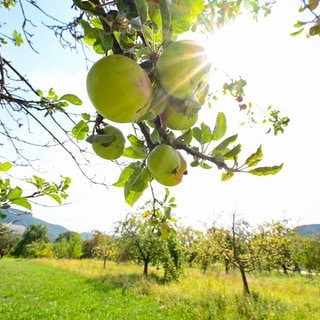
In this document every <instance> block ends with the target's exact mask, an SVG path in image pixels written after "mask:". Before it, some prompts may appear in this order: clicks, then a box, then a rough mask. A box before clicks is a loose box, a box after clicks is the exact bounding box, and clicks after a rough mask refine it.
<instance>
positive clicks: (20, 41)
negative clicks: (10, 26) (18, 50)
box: [12, 30, 23, 47]
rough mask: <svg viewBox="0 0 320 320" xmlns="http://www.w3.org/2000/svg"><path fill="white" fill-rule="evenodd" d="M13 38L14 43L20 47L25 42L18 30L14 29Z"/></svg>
mask: <svg viewBox="0 0 320 320" xmlns="http://www.w3.org/2000/svg"><path fill="white" fill-rule="evenodd" d="M12 38H13V42H14V44H15V45H16V46H17V47H19V46H21V45H22V44H23V38H22V35H21V33H20V32H18V31H17V30H14V31H13V34H12Z"/></svg>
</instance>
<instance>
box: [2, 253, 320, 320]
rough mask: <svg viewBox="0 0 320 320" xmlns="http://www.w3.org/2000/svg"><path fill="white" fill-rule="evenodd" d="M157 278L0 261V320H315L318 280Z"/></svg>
mask: <svg viewBox="0 0 320 320" xmlns="http://www.w3.org/2000/svg"><path fill="white" fill-rule="evenodd" d="M161 275H162V272H161V270H156V269H152V268H151V272H150V276H149V277H148V278H144V277H143V276H142V267H141V266H137V265H132V264H115V263H112V262H109V263H107V267H106V269H103V267H102V262H101V261H92V260H17V259H2V260H0V319H4V320H9V319H14V320H18V319H24V320H31V319H37V320H38V319H50V320H51V319H63V320H65V319H77V320H85V319H94V320H100V319H103V320H113V319H114V320H122V319H123V320H136V319H141V320H147V319H148V320H149V319H153V320H157V319H166V320H171V319H172V320H175V319H176V320H184V319H192V320H202V319H203V320H204V319H206V320H209V319H225V320H233V319H234V320H241V319H261V320H267V319H279V320H286V319H292V320H297V319H301V320H302V319H306V320H313V319H314V320H319V319H320V277H318V276H309V275H298V274H292V275H289V276H285V275H283V274H282V273H273V274H268V273H265V274H259V273H257V274H248V281H249V286H250V289H251V295H250V296H245V295H244V294H243V289H242V282H241V278H240V275H239V274H238V272H237V271H234V272H232V273H231V274H229V275H225V274H224V273H223V272H220V271H217V270H216V271H214V270H212V271H210V272H208V273H207V274H202V273H201V272H200V271H199V270H197V269H188V268H187V269H186V270H185V271H184V274H183V276H182V277H181V278H180V280H179V281H178V282H173V283H169V284H163V283H161V281H159V279H160V277H161Z"/></svg>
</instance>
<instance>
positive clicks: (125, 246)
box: [115, 214, 162, 276]
mask: <svg viewBox="0 0 320 320" xmlns="http://www.w3.org/2000/svg"><path fill="white" fill-rule="evenodd" d="M115 231H116V234H117V235H118V237H119V244H120V252H119V257H120V258H121V260H124V259H125V260H127V259H128V260H134V261H136V262H142V263H143V275H144V276H148V271H149V265H150V263H153V264H158V263H159V259H160V256H161V253H162V241H161V238H160V237H159V234H158V230H157V228H155V227H154V226H152V225H150V224H149V223H148V222H147V221H146V219H144V218H143V217H141V216H140V217H139V216H138V215H135V214H129V215H128V216H127V217H126V218H125V219H124V220H123V221H119V223H118V225H117V226H116V230H115Z"/></svg>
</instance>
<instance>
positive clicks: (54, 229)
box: [0, 208, 69, 241]
mask: <svg viewBox="0 0 320 320" xmlns="http://www.w3.org/2000/svg"><path fill="white" fill-rule="evenodd" d="M1 212H3V213H4V214H6V215H7V216H6V217H5V218H4V219H3V220H0V222H2V223H3V224H9V227H10V229H11V230H13V231H14V232H15V233H16V234H17V235H21V234H23V232H24V231H25V230H26V229H27V227H28V226H29V225H31V224H41V225H45V226H46V227H47V229H48V236H49V238H50V239H51V240H52V241H53V240H55V239H56V238H57V237H58V236H59V234H60V233H64V232H67V231H69V230H68V229H67V228H65V227H63V226H60V225H57V224H52V223H49V222H46V221H44V220H41V219H38V218H35V217H33V216H32V214H28V213H26V212H25V211H22V210H18V209H12V208H10V209H9V210H3V209H2V210H1Z"/></svg>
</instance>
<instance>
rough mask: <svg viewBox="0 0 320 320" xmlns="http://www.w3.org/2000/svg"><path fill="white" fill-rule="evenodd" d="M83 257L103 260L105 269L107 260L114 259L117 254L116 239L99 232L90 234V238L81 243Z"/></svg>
mask: <svg viewBox="0 0 320 320" xmlns="http://www.w3.org/2000/svg"><path fill="white" fill-rule="evenodd" d="M82 247H83V253H84V254H83V257H84V258H95V259H102V260H103V267H104V268H105V267H106V263H107V260H112V259H115V258H116V256H117V254H118V251H119V250H118V239H116V238H114V237H113V236H111V235H109V234H105V233H103V232H101V231H99V230H94V231H93V232H92V238H91V239H87V240H84V241H83V245H82Z"/></svg>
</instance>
